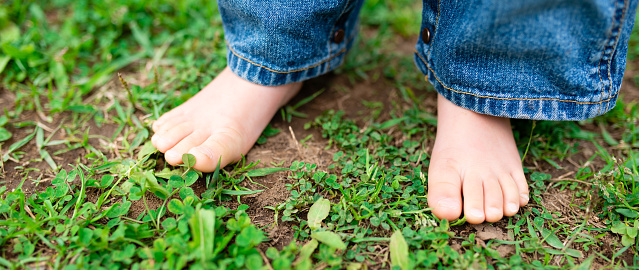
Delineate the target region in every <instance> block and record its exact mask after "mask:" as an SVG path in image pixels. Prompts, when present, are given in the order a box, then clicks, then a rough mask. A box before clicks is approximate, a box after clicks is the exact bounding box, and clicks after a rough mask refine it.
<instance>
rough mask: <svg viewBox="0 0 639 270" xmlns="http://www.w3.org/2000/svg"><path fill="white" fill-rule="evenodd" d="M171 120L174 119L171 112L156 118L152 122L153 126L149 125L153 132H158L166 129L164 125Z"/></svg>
mask: <svg viewBox="0 0 639 270" xmlns="http://www.w3.org/2000/svg"><path fill="white" fill-rule="evenodd" d="M173 118H174V117H173V111H169V112H167V113H165V114H163V115H162V116H160V118H158V120H155V121H154V122H153V125H151V128H153V132H158V131H160V130H162V127H166V126H167V125H166V124H167V123H168V122H169V121H170V120H172V119H173Z"/></svg>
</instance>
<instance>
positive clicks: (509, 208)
mask: <svg viewBox="0 0 639 270" xmlns="http://www.w3.org/2000/svg"><path fill="white" fill-rule="evenodd" d="M506 210H507V211H508V213H509V214H514V213H517V211H518V210H519V205H518V204H515V203H509V204H508V205H506Z"/></svg>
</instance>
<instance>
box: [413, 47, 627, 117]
mask: <svg viewBox="0 0 639 270" xmlns="http://www.w3.org/2000/svg"><path fill="white" fill-rule="evenodd" d="M415 54H417V56H418V57H419V59H421V60H422V62H423V63H424V65H426V67H427V68H428V70H430V72H432V73H433V77H435V79H436V80H437V82H439V84H441V86H442V87H444V88H445V89H446V90H449V91H453V92H455V93H458V94H466V95H471V96H474V97H478V98H488V99H497V100H522V101H559V102H569V103H575V104H582V105H596V104H602V103H603V102H608V101H610V100H612V99H613V98H616V97H617V95H618V94H619V92H617V93H616V94H615V95H614V96H612V97H609V98H607V99H602V100H600V101H598V102H584V101H576V100H569V99H557V98H505V97H492V96H486V95H477V94H474V93H470V92H465V91H460V90H455V89H453V88H450V87H448V86H446V85H445V84H444V83H443V82H442V81H441V80H439V78H438V77H437V74H435V71H434V70H433V69H432V68H431V67H430V65H429V64H428V63H427V62H426V60H425V59H424V57H423V56H422V55H421V54H420V53H419V52H418V51H417V49H415ZM425 80H426V81H428V76H426V77H425Z"/></svg>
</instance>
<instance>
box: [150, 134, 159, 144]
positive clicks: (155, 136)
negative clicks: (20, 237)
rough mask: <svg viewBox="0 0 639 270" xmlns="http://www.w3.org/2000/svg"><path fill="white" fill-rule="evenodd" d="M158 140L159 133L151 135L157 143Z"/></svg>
mask: <svg viewBox="0 0 639 270" xmlns="http://www.w3.org/2000/svg"><path fill="white" fill-rule="evenodd" d="M157 140H158V135H157V134H153V136H151V142H153V143H156V141H157Z"/></svg>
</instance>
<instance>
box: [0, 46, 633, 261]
mask: <svg viewBox="0 0 639 270" xmlns="http://www.w3.org/2000/svg"><path fill="white" fill-rule="evenodd" d="M408 42H410V43H411V44H412V41H405V42H403V43H408ZM399 48H410V49H405V50H401V51H400V52H399V53H400V54H404V55H409V54H411V52H412V45H411V46H399ZM410 72H417V71H416V70H415V71H410ZM374 73H378V74H374ZM379 73H380V71H371V72H369V78H378V79H377V80H369V81H359V82H355V83H352V82H351V81H350V80H349V79H348V78H346V77H345V76H340V75H335V74H329V75H326V76H322V77H320V78H317V79H314V80H311V81H309V82H307V83H306V84H305V86H304V87H303V89H302V92H301V94H300V95H298V97H296V98H295V99H294V100H293V101H291V104H295V103H296V102H298V101H299V100H301V99H303V98H304V97H307V96H309V95H311V94H312V93H314V92H315V91H319V90H321V89H325V92H324V93H323V94H321V95H320V96H318V97H317V98H316V99H315V100H314V101H312V102H311V103H309V104H306V105H304V106H302V107H301V108H299V109H298V110H299V111H301V112H303V113H306V114H308V118H307V119H300V118H294V119H293V121H292V122H291V123H286V122H285V121H283V120H282V119H281V117H279V114H278V115H276V116H275V117H274V119H273V121H272V126H273V127H274V128H278V129H281V130H282V132H280V133H279V134H277V135H276V136H274V137H271V138H269V139H268V141H267V143H265V144H263V145H257V146H255V147H254V148H253V149H252V150H251V151H250V152H249V153H248V155H247V162H255V161H258V160H259V161H260V165H258V166H259V167H271V166H273V164H283V165H282V166H289V165H290V163H291V162H292V161H294V160H299V161H304V162H308V163H315V164H317V165H318V166H319V167H320V168H324V169H325V168H326V167H327V166H328V165H330V164H331V162H332V156H333V153H334V152H335V151H336V150H335V149H334V148H331V149H326V145H327V142H326V141H325V140H324V139H323V138H322V136H321V132H320V130H318V129H309V130H306V129H304V124H305V123H306V122H308V121H310V120H312V119H314V118H315V117H316V116H318V115H320V114H321V113H322V112H323V111H325V110H328V109H336V110H344V111H345V112H346V115H347V117H349V118H354V119H362V118H365V117H366V116H368V114H369V111H367V110H368V109H367V108H366V106H364V105H363V103H362V101H363V100H366V101H377V102H381V103H382V104H384V110H383V112H388V110H389V109H390V106H392V105H391V101H392V100H399V99H401V98H400V97H399V94H398V92H399V91H398V90H397V89H395V87H394V86H393V83H392V81H391V80H389V79H388V78H385V77H384V76H379ZM634 74H635V71H634V70H633V69H632V66H629V69H628V72H627V76H626V78H625V80H624V85H623V86H622V91H623V98H624V99H625V100H626V101H628V102H629V101H637V100H638V99H639V89H637V88H636V87H635V86H634V81H633V78H634ZM424 89H426V86H425V87H424ZM431 89H432V88H431ZM419 94H420V95H425V96H426V97H427V98H426V101H425V104H423V105H424V109H425V110H427V111H430V112H435V102H434V100H435V97H436V93H435V92H434V91H432V90H430V91H426V90H421V91H420V92H419ZM14 101H15V97H14V96H12V94H11V93H10V92H9V91H6V90H4V89H2V88H0V107H2V108H6V109H7V110H8V111H11V110H12V109H13V108H14V106H16V105H15V104H14ZM2 113H3V114H4V112H2ZM52 115H53V119H51V120H52V121H49V120H48V119H46V117H44V116H43V115H41V114H38V113H35V112H32V111H30V112H25V113H23V114H22V115H20V116H19V118H18V120H13V121H12V123H13V124H15V123H18V122H24V121H33V122H36V123H40V125H41V126H43V128H44V127H46V128H44V129H45V132H44V136H45V138H46V137H48V136H49V135H50V134H51V131H53V130H54V127H57V126H60V125H61V124H62V125H63V126H64V125H69V123H71V121H70V120H69V119H68V118H69V117H70V114H67V113H62V114H52ZM136 117H138V118H144V117H143V116H141V115H136ZM385 118H389V116H388V115H383V116H382V119H385ZM141 122H143V121H141ZM87 126H88V127H89V132H90V134H92V135H96V136H92V137H91V139H89V144H90V145H92V146H94V147H96V148H99V149H100V150H103V152H106V153H109V156H108V158H109V159H111V158H116V157H118V156H119V155H125V156H126V155H127V154H126V153H120V151H119V148H118V146H117V145H108V144H107V143H106V141H105V140H101V139H100V138H99V137H100V136H104V137H107V138H112V137H113V136H114V135H115V134H114V132H115V131H116V130H117V126H110V125H107V126H102V127H97V126H96V125H95V123H93V122H92V121H88V122H87ZM7 128H8V129H9V130H10V131H11V132H12V133H13V138H12V139H10V140H9V141H7V142H5V143H4V144H3V145H2V148H0V152H1V153H4V151H6V148H7V147H8V146H9V145H11V144H12V143H13V142H15V141H17V140H19V139H22V138H24V137H26V136H27V135H28V134H30V132H33V129H34V128H14V127H12V125H11V124H9V125H7ZM69 128H80V129H81V130H82V132H84V129H86V127H69ZM585 129H588V130H592V131H599V130H600V129H599V127H598V126H595V125H594V124H587V125H586V126H585ZM69 130H71V129H69ZM82 132H80V133H79V134H81V133H82ZM609 132H610V133H611V134H612V136H613V137H615V138H617V139H618V138H619V135H620V132H621V131H620V130H609ZM121 134H123V133H120V134H118V135H117V136H122V135H121ZM309 135H312V138H311V139H309V140H307V141H306V142H305V143H304V144H302V143H300V140H301V139H303V138H306V137H307V136H309ZM69 136H70V135H69V134H68V133H67V130H66V129H60V130H58V131H57V132H56V134H55V135H54V137H53V139H54V140H55V139H64V138H67V139H68V138H69ZM130 139H131V138H130ZM115 141H116V143H117V142H118V141H120V142H121V139H120V140H118V139H116V140H115ZM429 143H430V144H432V141H431V142H429ZM601 144H602V145H604V146H608V145H607V144H605V143H603V142H602V143H601ZM64 148H67V146H64V145H59V146H52V147H46V150H47V151H49V153H51V154H52V155H53V153H54V152H56V151H58V150H62V149H64ZM430 148H431V145H428V146H427V147H426V149H430ZM19 150H20V151H22V152H24V153H23V157H22V158H20V162H16V161H15V160H9V161H7V162H6V163H4V164H2V173H1V174H0V184H2V185H5V186H7V187H8V188H9V190H11V189H13V188H16V187H17V186H19V185H20V184H21V183H22V188H23V190H24V191H25V193H27V195H28V194H31V193H33V192H36V191H42V190H44V189H45V188H46V187H48V186H50V180H51V179H53V178H54V176H55V175H54V174H53V173H51V168H50V166H49V165H48V164H47V163H46V162H44V161H42V160H41V158H40V155H39V154H38V148H37V146H36V145H35V142H34V140H32V141H31V142H30V143H28V144H27V145H25V146H24V147H22V148H21V149H19ZM88 151H89V150H88V149H86V148H83V147H79V148H76V149H74V150H71V151H67V152H63V153H60V154H58V155H56V156H55V157H54V160H55V161H56V163H57V164H58V166H60V167H62V168H65V169H67V170H69V169H71V168H70V167H69V165H68V164H74V163H76V161H78V159H79V160H80V162H82V163H84V164H90V163H91V161H90V160H87V159H85V158H83V157H84V156H85V155H86V154H87V153H88ZM595 151H596V148H595V147H594V146H593V145H592V144H591V143H581V144H580V145H579V152H578V153H577V154H575V155H573V156H572V157H570V158H567V159H565V160H562V161H557V163H558V164H559V165H560V166H561V167H563V169H557V168H555V167H553V166H551V165H550V164H548V163H546V162H531V159H530V158H527V159H526V160H525V162H524V165H525V167H527V168H529V169H531V170H534V171H538V172H544V173H549V174H551V175H552V177H553V178H552V179H551V181H548V183H547V189H546V190H545V191H544V192H543V194H542V197H541V198H539V199H540V200H539V201H540V204H538V203H536V202H534V201H532V200H531V204H530V205H529V206H527V208H533V207H537V208H540V207H544V208H546V209H548V210H549V211H551V212H553V213H556V218H557V221H559V222H561V223H563V224H570V226H571V228H575V227H577V226H578V224H580V222H581V221H583V218H584V217H587V218H588V222H589V223H590V224H592V225H593V226H595V227H598V228H605V227H606V226H605V225H604V224H603V223H602V222H601V221H599V220H598V219H597V217H596V215H594V214H592V213H589V214H587V213H585V210H583V209H581V208H580V207H579V206H580V205H583V202H584V201H585V198H577V197H575V196H574V194H575V191H574V190H570V189H565V190H560V189H559V188H558V187H556V186H554V184H555V183H556V182H557V181H559V180H568V181H578V180H574V179H573V178H572V177H574V173H575V172H576V171H577V170H578V169H579V168H582V167H590V168H591V169H592V170H593V171H595V170H598V169H601V168H602V167H603V166H604V165H605V163H604V162H603V161H602V160H601V159H599V158H596V159H594V160H593V161H591V162H586V161H587V160H588V159H589V158H591V157H592V155H593V154H594V153H595ZM609 151H610V152H611V153H614V154H615V155H616V156H622V155H621V151H622V150H619V149H614V148H610V150H609ZM23 180H24V181H23ZM253 180H254V181H256V182H257V183H259V184H260V185H263V186H265V187H266V188H264V187H262V186H259V185H255V184H252V183H249V182H248V181H244V183H243V185H245V186H246V187H248V188H251V189H266V190H265V191H264V192H261V193H258V194H254V195H249V196H243V197H242V201H241V203H243V204H247V205H249V206H250V208H249V210H248V212H247V213H248V214H249V215H250V217H251V219H252V220H253V222H254V223H255V224H257V225H258V226H260V227H262V228H263V230H264V231H266V232H267V233H268V234H269V239H270V241H269V242H267V243H265V244H263V245H262V246H261V248H267V247H269V246H275V247H277V248H282V247H283V246H285V245H288V243H289V242H290V241H291V240H292V239H293V233H294V230H293V226H294V225H296V224H294V223H292V222H281V221H279V222H275V218H274V217H275V213H274V212H273V211H272V210H269V209H266V208H264V207H267V206H277V205H278V204H280V203H282V202H284V201H285V200H286V199H287V198H288V195H289V194H290V191H288V190H287V189H286V186H285V185H286V184H289V183H293V180H292V179H289V178H288V174H287V173H286V172H280V173H275V174H271V175H268V176H265V177H260V178H255V179H253ZM193 188H194V190H195V191H196V193H198V194H200V193H202V192H204V191H205V187H204V183H203V181H199V182H198V183H196V184H195V185H194V186H193ZM580 188H586V189H587V188H589V185H587V184H582V185H580ZM578 189H579V188H578ZM88 194H89V199H90V200H95V196H96V194H97V192H89V193H88ZM147 198H148V199H149V201H148V202H149V204H150V205H149V207H150V208H158V207H159V205H160V204H161V203H162V201H161V200H159V199H154V198H155V196H148V197H147ZM226 204H228V205H229V206H230V207H236V206H237V205H238V203H237V202H236V201H235V200H233V201H232V202H227V203H226ZM593 209H597V208H596V206H593ZM143 211H144V205H142V204H141V203H139V202H136V203H134V204H133V205H132V207H131V217H133V218H136V217H137V215H138V214H139V213H142V212H143ZM303 214H305V213H303ZM510 222H511V223H512V224H514V223H515V222H516V220H512V221H510ZM508 225H509V221H507V220H502V221H499V222H496V223H493V224H481V225H469V224H465V225H460V226H456V227H454V228H452V229H451V230H452V231H453V232H454V233H455V235H456V236H457V237H456V238H454V239H453V240H452V242H451V246H453V247H454V248H457V249H461V241H463V239H467V237H468V235H469V234H471V233H475V234H476V242H477V244H479V245H486V243H487V242H489V241H495V239H496V240H504V241H507V240H512V236H511V235H509V229H508V228H507V227H508ZM584 233H587V232H584ZM593 234H594V233H593ZM591 235H592V234H591ZM560 240H562V241H566V239H563V238H562V239H560ZM602 241H603V242H604V243H607V244H604V245H601V246H597V245H593V246H590V250H589V251H587V252H586V251H583V247H582V246H580V244H572V246H571V248H574V249H578V250H582V252H583V253H584V258H587V257H588V256H589V255H592V254H595V252H596V253H599V254H601V255H604V256H607V257H611V256H612V254H613V253H615V250H614V249H613V248H612V246H611V245H610V243H614V242H619V241H620V238H619V237H617V236H616V235H606V236H604V237H603V239H602ZM497 251H498V252H499V253H500V254H501V255H502V256H509V255H511V254H513V253H514V247H513V246H509V245H501V246H499V247H498V248H497ZM626 253H628V252H626ZM622 257H623V258H622V259H625V260H626V261H627V262H629V263H631V262H632V255H631V254H626V255H624V256H622ZM535 259H540V258H535ZM541 259H543V258H541ZM578 261H579V260H578ZM557 263H559V262H557ZM595 263H596V264H597V265H606V262H605V261H603V260H602V259H600V258H599V257H597V259H596V261H595Z"/></svg>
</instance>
